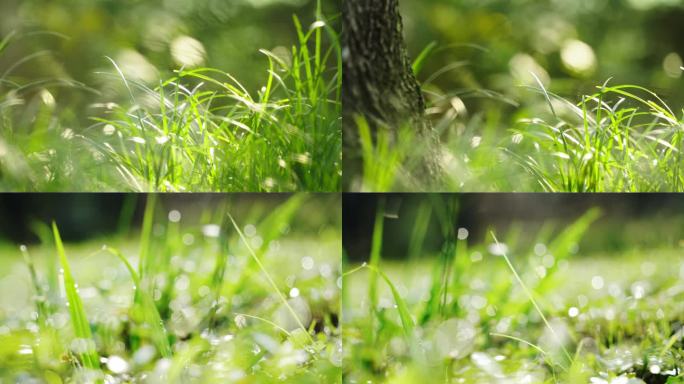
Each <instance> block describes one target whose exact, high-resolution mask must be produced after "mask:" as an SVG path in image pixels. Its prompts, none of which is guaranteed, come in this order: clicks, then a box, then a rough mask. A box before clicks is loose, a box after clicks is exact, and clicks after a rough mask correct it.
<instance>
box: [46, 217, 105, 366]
mask: <svg viewBox="0 0 684 384" xmlns="http://www.w3.org/2000/svg"><path fill="white" fill-rule="evenodd" d="M52 233H53V235H54V237H55V247H56V248H57V255H58V256H59V261H60V264H61V265H62V271H63V273H64V291H65V292H66V296H67V303H68V304H69V315H70V317H71V325H72V326H73V328H74V336H75V337H76V339H80V340H81V341H84V343H83V344H84V346H85V348H83V350H82V351H79V357H80V359H81V362H82V364H83V366H84V367H86V368H89V369H93V370H98V371H99V370H100V357H99V356H98V354H97V351H96V350H95V341H94V340H93V336H92V333H91V331H90V323H89V322H88V319H87V318H86V313H85V310H84V309H83V302H82V301H81V297H80V296H79V294H78V289H77V286H76V282H75V281H74V278H73V276H72V275H71V268H69V262H68V260H67V258H66V253H65V252H64V245H63V244H62V238H61V237H60V235H59V230H58V229H57V224H55V222H54V221H53V222H52Z"/></svg>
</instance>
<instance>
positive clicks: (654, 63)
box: [401, 0, 684, 111]
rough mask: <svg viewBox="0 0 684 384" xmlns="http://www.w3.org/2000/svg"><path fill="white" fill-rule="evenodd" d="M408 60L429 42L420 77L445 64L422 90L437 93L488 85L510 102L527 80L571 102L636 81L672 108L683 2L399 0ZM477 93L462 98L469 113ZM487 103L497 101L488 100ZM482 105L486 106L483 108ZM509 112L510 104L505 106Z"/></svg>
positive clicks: (681, 50) (526, 94) (680, 94)
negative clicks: (435, 45)
mask: <svg viewBox="0 0 684 384" xmlns="http://www.w3.org/2000/svg"><path fill="white" fill-rule="evenodd" d="M401 3H402V6H403V8H404V9H403V15H404V21H405V26H406V35H407V40H408V41H407V43H408V45H409V50H410V51H411V54H412V56H413V57H417V56H418V54H419V53H420V52H421V50H423V48H425V47H426V46H428V44H430V43H431V42H432V41H436V42H438V48H437V49H436V50H435V51H434V52H433V55H432V56H431V57H429V58H428V59H427V60H426V62H425V63H424V68H422V71H421V74H420V77H421V79H422V80H423V81H426V80H429V79H430V78H432V77H433V76H436V75H437V74H438V73H439V71H441V70H442V69H444V68H447V67H448V66H453V67H451V69H450V70H447V71H445V72H444V73H442V74H441V75H439V77H438V78H437V79H435V80H434V81H430V87H432V88H435V87H436V88H439V91H441V92H440V93H442V92H453V91H455V90H463V89H465V90H472V89H489V90H494V91H497V92H500V93H502V94H503V95H504V96H506V97H508V98H513V99H514V100H516V101H518V102H523V101H525V99H529V98H532V97H536V96H535V93H534V92H530V91H529V90H527V89H524V88H521V87H518V86H519V85H532V86H536V84H535V83H534V82H533V81H532V80H533V79H532V78H531V77H530V76H529V72H530V71H531V72H534V73H535V74H536V75H538V76H539V78H540V79H541V80H542V82H543V83H545V85H547V86H548V87H549V89H550V90H551V91H552V92H555V93H557V94H560V95H561V96H565V97H569V98H571V99H574V98H576V97H577V96H578V95H580V94H585V93H587V92H588V93H589V94H591V93H593V91H594V87H595V86H597V85H601V84H603V83H604V82H605V81H606V80H607V79H609V78H611V79H612V80H611V83H612V84H637V85H641V86H645V87H647V88H649V89H652V90H654V91H655V92H657V93H658V94H660V95H661V96H663V97H664V98H665V99H666V100H667V101H668V102H669V103H671V104H672V105H675V106H677V105H681V103H682V102H684V89H683V88H682V87H681V80H680V78H681V76H682V69H681V68H680V67H681V66H682V57H683V56H684V42H683V41H682V40H681V36H682V35H683V34H684V33H683V32H684V29H683V28H684V27H682V23H681V22H679V20H681V19H682V17H684V2H682V1H679V0H541V1H539V0H514V1H510V0H486V1H485V0H421V1H417V0H404V1H403V2H401ZM480 102H481V99H476V100H472V99H469V100H465V106H466V107H467V108H468V109H469V110H470V109H477V106H478V105H479V104H478V103H480ZM494 105H499V106H501V107H504V104H503V103H501V102H499V101H495V104H494ZM487 106H489V107H491V104H487ZM507 108H508V110H509V111H511V108H510V107H507Z"/></svg>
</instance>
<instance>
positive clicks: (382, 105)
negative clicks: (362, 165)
mask: <svg viewBox="0 0 684 384" xmlns="http://www.w3.org/2000/svg"><path fill="white" fill-rule="evenodd" d="M343 4H344V5H343V8H342V18H343V23H344V24H343V25H344V31H343V60H344V68H343V70H344V82H343V88H342V94H343V96H342V102H343V119H344V142H345V149H346V151H345V163H346V164H345V168H344V169H345V173H347V171H348V170H355V169H358V168H359V164H358V163H359V159H358V156H359V153H358V152H359V151H358V148H359V143H358V127H357V125H356V122H355V121H354V118H355V117H356V116H362V117H364V118H365V119H366V120H367V122H368V123H369V125H370V127H371V129H372V130H373V134H374V136H375V133H376V131H377V130H378V129H388V130H389V131H390V132H392V133H396V132H397V130H398V129H399V128H400V127H402V126H403V125H405V124H410V125H411V126H412V127H415V129H416V130H417V131H418V132H417V133H418V134H419V136H421V137H422V138H423V139H424V140H425V148H427V149H426V151H427V152H428V153H427V156H425V160H424V163H425V164H422V165H421V166H420V168H421V170H420V171H421V173H422V174H424V173H425V172H424V171H426V170H427V171H428V173H427V176H428V177H429V178H432V177H434V174H435V173H436V171H437V166H436V164H437V162H436V160H435V159H436V155H435V153H436V145H434V144H435V143H436V137H435V134H434V132H433V130H432V127H431V125H430V124H429V122H428V121H427V120H426V119H425V118H424V112H425V101H424V99H423V95H422V93H421V89H420V85H419V84H418V81H417V80H416V78H415V76H414V75H413V70H412V68H411V61H410V59H409V57H408V54H407V52H406V47H405V45H404V40H403V27H402V21H401V16H400V15H399V6H398V0H346V1H344V2H343ZM394 137H395V138H396V135H394ZM347 166H349V168H347Z"/></svg>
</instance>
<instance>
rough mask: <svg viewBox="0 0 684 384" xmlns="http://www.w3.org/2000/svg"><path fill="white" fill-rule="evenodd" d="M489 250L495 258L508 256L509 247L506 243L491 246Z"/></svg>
mask: <svg viewBox="0 0 684 384" xmlns="http://www.w3.org/2000/svg"><path fill="white" fill-rule="evenodd" d="M487 250H488V251H489V253H491V254H492V255H494V256H503V255H506V254H508V246H507V245H506V244H504V243H493V244H489V246H488V247H487Z"/></svg>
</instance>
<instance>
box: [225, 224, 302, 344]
mask: <svg viewBox="0 0 684 384" xmlns="http://www.w3.org/2000/svg"><path fill="white" fill-rule="evenodd" d="M228 217H229V218H230V221H231V222H232V223H233V227H234V228H235V231H237V233H238V235H239V236H240V240H242V243H243V244H244V245H245V247H246V248H247V251H249V254H250V255H251V256H252V259H253V260H254V262H256V264H257V265H258V266H259V269H261V272H262V273H263V274H264V276H265V277H266V280H268V282H269V284H271V287H273V290H274V291H275V292H276V294H277V295H278V297H279V298H280V300H281V301H282V302H283V305H285V307H286V308H287V310H288V311H289V312H290V314H291V315H292V317H293V318H294V319H295V321H296V322H297V325H298V326H299V327H300V328H301V329H302V330H303V331H304V333H306V335H307V337H308V339H309V341H310V342H311V343H313V341H314V340H313V337H311V334H309V332H308V331H307V330H306V327H305V326H304V324H303V323H302V320H301V319H300V318H299V316H298V315H297V312H295V310H294V308H292V306H291V305H290V303H288V302H287V298H286V297H285V295H284V294H283V292H282V291H281V290H280V289H279V288H278V285H277V284H276V283H275V281H274V280H273V278H271V275H270V274H269V273H268V271H267V270H266V267H265V266H264V264H263V263H262V262H261V260H259V258H258V257H257V255H256V253H254V250H253V249H252V247H251V246H250V245H249V242H248V241H247V239H246V238H245V235H244V234H243V233H242V230H241V229H240V227H239V226H238V225H237V223H236V222H235V219H234V218H233V216H232V215H231V214H230V213H229V214H228Z"/></svg>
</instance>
